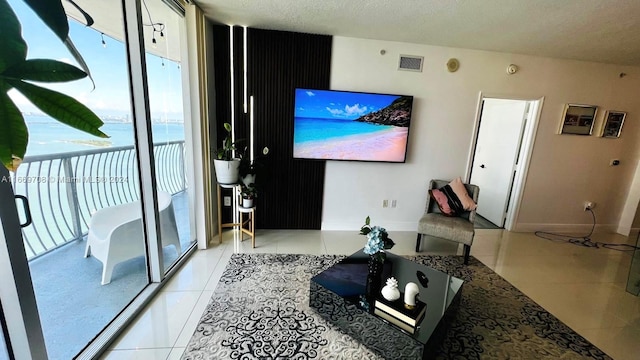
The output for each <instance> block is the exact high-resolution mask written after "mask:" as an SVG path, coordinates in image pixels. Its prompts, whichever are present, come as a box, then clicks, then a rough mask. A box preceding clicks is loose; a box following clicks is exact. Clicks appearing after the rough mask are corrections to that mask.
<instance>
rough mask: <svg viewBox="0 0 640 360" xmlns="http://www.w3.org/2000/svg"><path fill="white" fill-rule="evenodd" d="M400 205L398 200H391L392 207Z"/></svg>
mask: <svg viewBox="0 0 640 360" xmlns="http://www.w3.org/2000/svg"><path fill="white" fill-rule="evenodd" d="M396 205H398V200H391V207H392V208H394V207H396Z"/></svg>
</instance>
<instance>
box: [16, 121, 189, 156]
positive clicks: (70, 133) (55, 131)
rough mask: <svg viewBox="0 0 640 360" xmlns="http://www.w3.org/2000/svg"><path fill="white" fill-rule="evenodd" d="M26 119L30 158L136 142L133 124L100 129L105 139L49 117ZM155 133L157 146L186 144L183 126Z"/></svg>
mask: <svg viewBox="0 0 640 360" xmlns="http://www.w3.org/2000/svg"><path fill="white" fill-rule="evenodd" d="M24 118H25V121H26V123H27V127H28V129H29V145H28V146H27V153H26V156H34V155H43V154H58V153H64V152H70V151H82V150H91V149H102V148H108V147H116V146H127V145H133V142H134V140H133V133H134V131H133V124H132V123H130V122H105V124H104V125H103V126H102V127H101V128H100V129H101V130H102V132H104V133H105V134H107V135H109V136H110V137H109V138H108V139H102V138H99V137H95V136H93V135H90V134H87V133H85V132H82V131H80V130H76V129H74V128H71V127H69V126H67V125H65V124H62V123H60V122H58V121H56V120H54V119H52V118H50V117H48V116H33V115H25V117H24ZM151 129H152V137H153V142H154V143H159V142H160V143H161V142H167V141H172V140H184V124H183V123H153V124H152V127H151Z"/></svg>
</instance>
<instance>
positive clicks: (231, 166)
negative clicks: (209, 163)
mask: <svg viewBox="0 0 640 360" xmlns="http://www.w3.org/2000/svg"><path fill="white" fill-rule="evenodd" d="M213 166H214V167H215V169H216V179H217V180H218V182H219V183H220V184H237V183H238V168H239V167H240V159H233V160H231V161H226V160H218V159H214V160H213Z"/></svg>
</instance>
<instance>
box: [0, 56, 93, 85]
mask: <svg viewBox="0 0 640 360" xmlns="http://www.w3.org/2000/svg"><path fill="white" fill-rule="evenodd" d="M3 75H4V76H6V77H10V78H14V79H22V80H32V81H42V82H67V81H73V80H79V79H82V78H85V77H87V74H86V73H85V72H84V71H82V70H80V69H78V68H77V67H75V66H73V65H70V64H67V63H63V62H61V61H57V60H50V59H31V60H26V61H23V62H20V63H17V64H15V65H13V66H11V67H10V68H8V69H6V70H5V71H4V73H3Z"/></svg>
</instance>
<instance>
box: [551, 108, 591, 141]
mask: <svg viewBox="0 0 640 360" xmlns="http://www.w3.org/2000/svg"><path fill="white" fill-rule="evenodd" d="M597 111H598V107H597V106H594V105H578V104H567V105H565V107H564V113H563V114H562V122H561V124H560V134H572V135H591V133H592V132H593V124H594V123H595V119H596V112H597Z"/></svg>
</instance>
